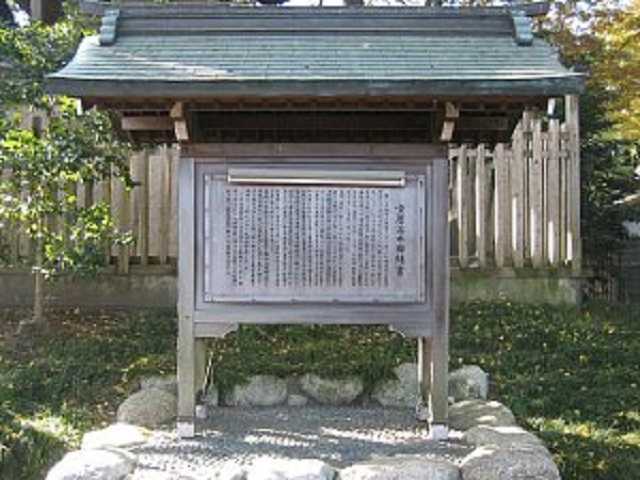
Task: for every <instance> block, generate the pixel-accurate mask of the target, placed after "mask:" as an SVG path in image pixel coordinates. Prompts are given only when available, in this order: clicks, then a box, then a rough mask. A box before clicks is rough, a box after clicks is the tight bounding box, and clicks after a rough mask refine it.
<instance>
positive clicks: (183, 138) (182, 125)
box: [170, 102, 191, 142]
mask: <svg viewBox="0 0 640 480" xmlns="http://www.w3.org/2000/svg"><path fill="white" fill-rule="evenodd" d="M170 116H171V118H172V119H173V125H174V127H173V128H174V131H175V134H176V139H177V140H178V141H179V142H188V141H189V139H190V138H191V136H190V135H189V126H188V124H187V119H186V109H185V105H184V103H183V102H176V103H174V104H173V107H171V112H170Z"/></svg>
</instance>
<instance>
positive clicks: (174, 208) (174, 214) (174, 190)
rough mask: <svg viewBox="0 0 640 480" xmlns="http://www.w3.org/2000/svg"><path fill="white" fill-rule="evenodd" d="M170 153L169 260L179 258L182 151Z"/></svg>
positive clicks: (176, 150) (172, 149)
mask: <svg viewBox="0 0 640 480" xmlns="http://www.w3.org/2000/svg"><path fill="white" fill-rule="evenodd" d="M169 152H170V157H169V159H170V163H169V166H170V171H169V181H170V182H171V200H170V203H171V209H170V215H169V226H170V230H169V233H170V235H169V258H177V256H178V243H179V242H178V175H176V172H177V171H178V166H179V162H180V156H181V155H182V153H181V151H180V152H179V151H178V149H177V147H176V146H174V147H173V148H171V149H170V150H169Z"/></svg>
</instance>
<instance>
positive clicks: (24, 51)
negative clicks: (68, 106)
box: [0, 15, 88, 107]
mask: <svg viewBox="0 0 640 480" xmlns="http://www.w3.org/2000/svg"><path fill="white" fill-rule="evenodd" d="M87 31H88V30H87V25H86V24H85V23H84V20H83V19H82V18H81V17H80V16H77V15H72V16H68V17H65V19H64V20H62V21H60V22H58V23H56V24H55V25H53V26H48V25H44V24H42V23H38V22H34V23H32V24H30V25H28V26H26V27H23V28H3V27H2V26H0V58H1V59H2V60H3V62H6V63H7V64H8V65H9V68H10V70H9V72H8V73H7V74H6V75H4V76H2V77H0V105H5V106H7V105H37V106H39V107H49V106H50V105H51V99H50V98H47V97H46V95H45V86H44V79H45V75H47V74H48V73H51V72H54V71H56V70H57V69H59V68H60V67H62V66H63V65H64V64H65V63H66V62H67V61H69V59H70V58H71V57H72V56H73V54H74V52H75V50H76V48H77V46H78V44H79V43H80V40H81V38H82V36H83V34H85V33H87Z"/></svg>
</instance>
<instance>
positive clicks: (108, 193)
mask: <svg viewBox="0 0 640 480" xmlns="http://www.w3.org/2000/svg"><path fill="white" fill-rule="evenodd" d="M101 183H102V201H103V202H105V203H106V204H107V205H109V206H110V210H111V215H112V216H113V217H114V221H117V219H116V218H115V215H116V212H115V210H114V208H113V203H112V199H113V190H112V188H111V177H109V178H107V179H106V180H104V181H103V182H101ZM104 256H105V265H110V264H111V244H107V245H105V253H104Z"/></svg>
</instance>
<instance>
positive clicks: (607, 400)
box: [0, 301, 640, 480]
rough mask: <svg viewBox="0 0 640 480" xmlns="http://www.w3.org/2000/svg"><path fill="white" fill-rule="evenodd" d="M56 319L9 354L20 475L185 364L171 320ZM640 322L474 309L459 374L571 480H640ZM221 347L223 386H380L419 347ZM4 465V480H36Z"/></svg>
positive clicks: (333, 330) (594, 308) (563, 310)
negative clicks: (339, 380) (145, 381)
mask: <svg viewBox="0 0 640 480" xmlns="http://www.w3.org/2000/svg"><path fill="white" fill-rule="evenodd" d="M10 313H11V315H12V316H13V317H14V318H20V312H10ZM53 318H54V321H53V322H52V323H53V325H52V327H53V328H52V334H51V337H50V338H49V339H40V340H38V341H37V342H36V344H35V346H34V349H33V351H29V352H17V353H16V352H12V353H10V352H8V351H6V350H2V348H1V344H0V378H1V379H2V381H0V405H2V409H1V410H0V412H3V413H0V416H2V415H4V417H2V418H1V419H0V444H3V445H5V453H4V455H5V459H8V458H13V459H14V460H11V461H12V462H13V463H12V464H11V465H14V466H21V468H28V469H30V471H33V472H35V471H36V470H42V469H43V468H44V466H46V465H48V464H50V463H51V462H54V461H55V460H56V459H58V458H59V456H60V455H61V453H62V452H61V450H60V449H59V448H58V446H64V447H65V448H72V447H75V446H76V445H77V444H78V441H79V439H80V437H81V434H82V433H83V432H84V431H86V430H87V429H90V428H95V427H97V426H100V425H101V424H102V423H103V422H107V421H112V419H113V417H114V413H115V409H116V406H117V405H118V403H119V402H120V401H121V400H122V399H123V398H124V396H125V395H126V394H127V393H128V392H130V391H131V389H132V387H133V386H134V385H135V384H136V381H137V379H138V378H139V377H140V376H141V375H147V374H157V373H170V372H172V371H173V369H174V365H175V340H176V338H175V336H176V326H175V321H174V319H173V317H172V316H171V315H167V314H158V313H157V312H145V313H141V314H132V313H125V312H122V313H109V314H106V313H96V314H83V313H81V312H77V311H66V312H58V313H57V315H53ZM639 320H640V310H639V309H638V307H637V306H636V307H614V306H611V305H591V306H588V307H586V308H584V309H582V310H580V309H577V308H574V307H557V306H549V305H525V304H518V303H512V302H508V301H501V302H493V303H488V302H473V303H468V304H466V305H461V306H458V307H456V308H454V309H453V312H452V329H451V331H452V337H451V349H450V351H451V368H457V367H459V366H460V365H461V364H477V365H480V366H482V367H483V368H484V369H485V370H486V371H488V372H489V374H490V377H491V392H490V393H491V395H492V397H493V398H496V399H499V400H500V401H502V402H504V403H506V404H507V405H508V406H509V407H511V408H512V409H513V411H514V413H515V414H516V416H517V417H518V421H519V422H520V423H521V424H523V425H524V426H525V427H527V428H529V429H532V430H535V431H537V433H538V434H539V435H540V436H541V437H542V438H543V439H544V440H545V442H546V443H547V445H548V446H549V448H550V449H551V451H552V453H553V454H554V458H555V460H556V461H557V462H558V464H559V466H560V469H561V473H562V478H564V479H565V480H626V479H628V478H640V460H639V459H640V410H639V409H638V405H637V398H638V395H639V394H640V365H639V364H638V362H637V359H638V358H640V321H639ZM6 322H7V320H6V319H4V320H3V321H2V322H0V325H6ZM211 346H212V347H213V348H212V350H211V352H212V353H213V355H214V356H213V360H214V368H213V371H214V372H215V382H216V383H217V384H218V385H219V386H221V387H222V388H227V389H228V388H230V387H231V386H232V385H234V384H235V383H238V382H242V381H243V380H244V379H246V378H248V376H250V375H253V374H256V373H265V374H275V375H279V376H282V377H285V376H289V375H297V374H303V373H307V372H314V373H318V374H322V375H326V376H337V377H344V376H348V375H358V376H361V377H362V378H363V379H364V380H365V382H366V383H367V385H368V388H369V389H370V388H371V386H372V385H373V383H374V382H376V381H377V380H379V379H380V378H385V377H390V376H391V375H392V370H393V368H394V367H395V366H396V365H398V364H399V363H402V362H405V361H411V360H413V359H414V358H415V342H413V341H409V340H404V339H402V338H401V337H400V336H398V335H397V334H394V333H392V332H389V331H388V330H387V329H386V327H333V326H331V327H327V326H324V327H317V326H269V327H260V326H251V327H243V328H241V329H240V330H239V331H238V332H236V333H234V334H231V335H229V336H227V338H225V339H224V340H216V341H215V342H212V345H211ZM5 418H6V419H7V420H6V421H4V419H5ZM19 439H22V440H19ZM20 442H22V443H20ZM45 445H50V446H51V452H50V455H45V453H46V451H47V450H46V448H47V447H45ZM29 448H35V449H36V450H37V451H40V452H43V453H42V454H38V453H37V454H35V456H34V458H36V459H38V460H37V462H39V465H29V462H28V461H26V460H25V459H28V458H31V455H30V454H29V451H28V449H29ZM9 452H11V453H9ZM9 455H12V457H9ZM7 462H8V460H5V463H4V465H0V478H16V479H25V480H31V479H33V480H35V479H36V478H39V477H38V476H37V475H35V476H30V475H31V474H30V473H29V472H27V471H26V470H25V471H24V474H22V473H19V472H16V471H15V470H8V468H9V467H8V465H9V464H8V463H7ZM2 468H4V469H5V470H2ZM6 472H11V474H9V473H6Z"/></svg>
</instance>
